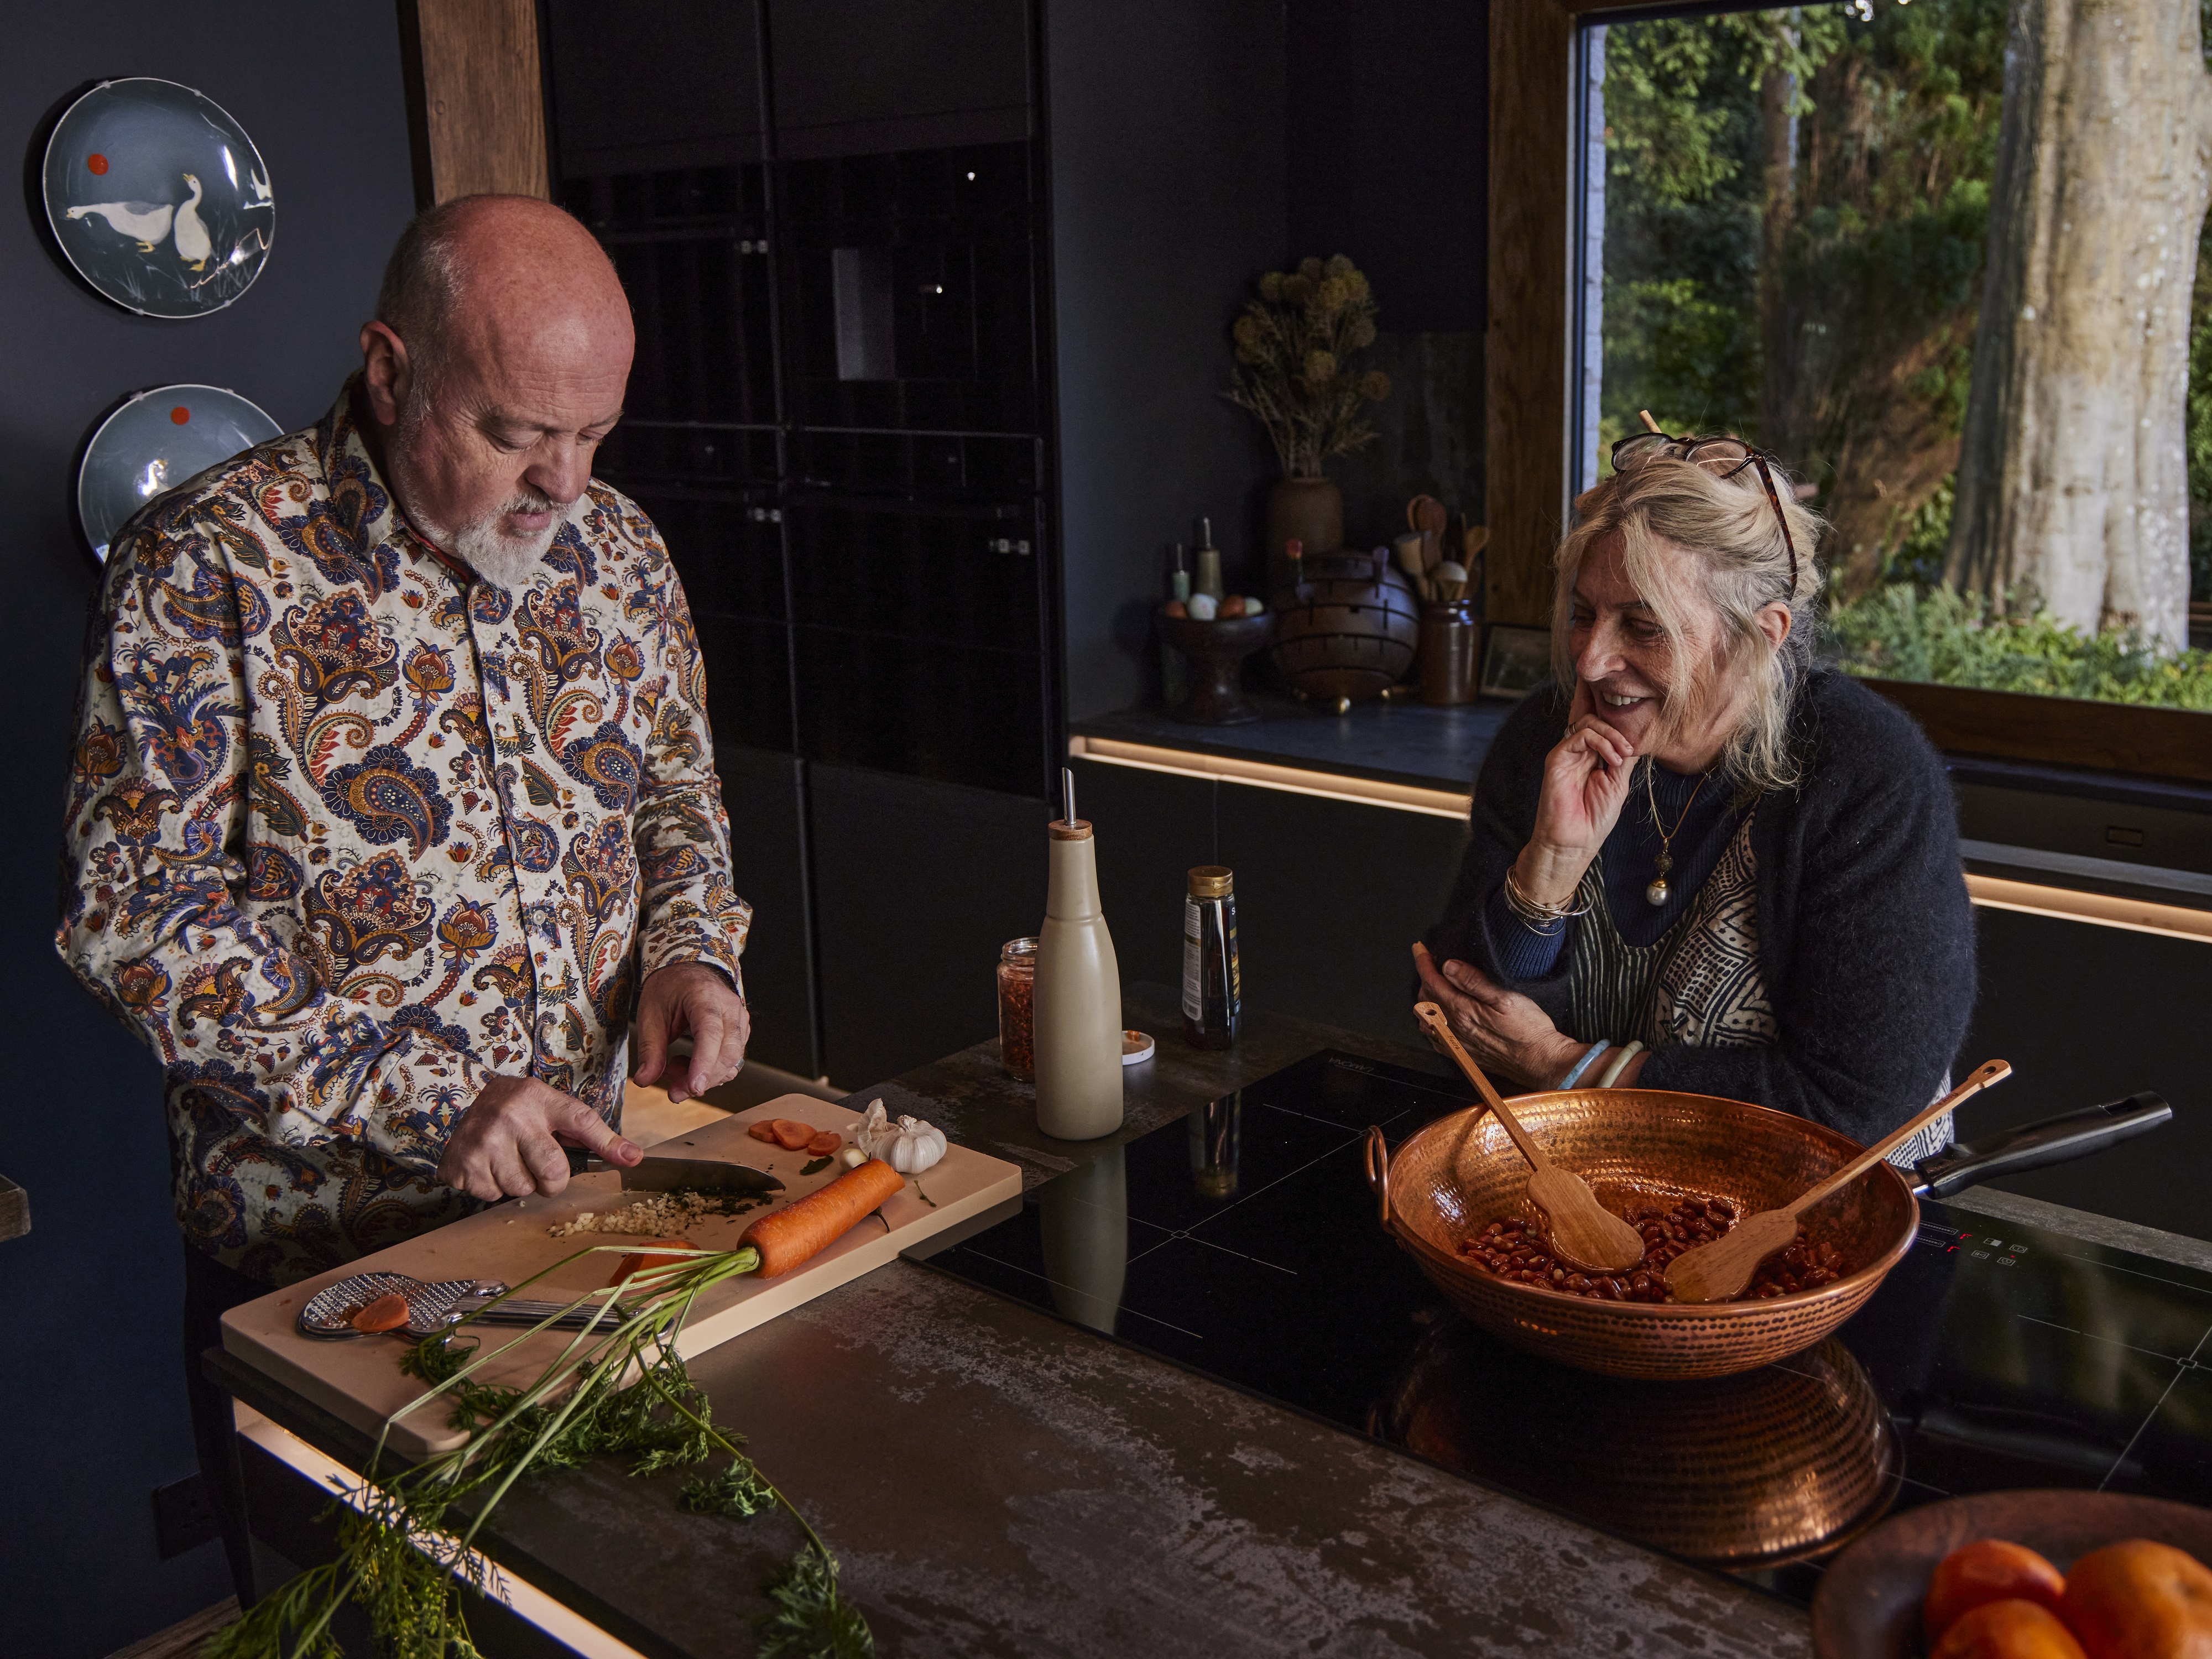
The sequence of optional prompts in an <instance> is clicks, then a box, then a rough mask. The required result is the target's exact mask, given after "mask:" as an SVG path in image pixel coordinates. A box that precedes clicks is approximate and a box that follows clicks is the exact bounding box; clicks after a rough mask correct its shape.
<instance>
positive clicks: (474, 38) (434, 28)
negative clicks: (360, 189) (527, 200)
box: [399, 0, 552, 207]
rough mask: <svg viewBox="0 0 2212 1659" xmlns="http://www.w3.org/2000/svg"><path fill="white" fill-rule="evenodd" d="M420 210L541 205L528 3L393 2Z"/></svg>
mask: <svg viewBox="0 0 2212 1659" xmlns="http://www.w3.org/2000/svg"><path fill="white" fill-rule="evenodd" d="M399 15H400V34H401V50H402V53H403V57H404V69H405V72H406V82H407V115H408V125H409V128H410V137H411V138H412V140H413V143H414V150H415V197H416V205H417V206H419V207H431V206H434V205H435V204H438V203H440V202H449V201H451V200H453V197H456V196H474V195H477V194H479V193H480V192H483V191H495V192H498V193H501V194H504V195H510V196H536V197H541V198H545V197H550V196H551V194H552V190H551V186H550V182H549V179H548V173H547V165H546V154H545V93H544V67H543V62H542V59H541V58H540V57H539V55H538V8H537V5H536V4H535V3H534V0H400V9H399Z"/></svg>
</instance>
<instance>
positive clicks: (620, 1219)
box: [545, 1193, 726, 1238]
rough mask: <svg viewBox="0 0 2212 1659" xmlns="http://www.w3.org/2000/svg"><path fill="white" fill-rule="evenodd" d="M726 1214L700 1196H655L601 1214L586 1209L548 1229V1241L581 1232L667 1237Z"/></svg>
mask: <svg viewBox="0 0 2212 1659" xmlns="http://www.w3.org/2000/svg"><path fill="white" fill-rule="evenodd" d="M722 1213H726V1207H725V1206H723V1205H722V1204H721V1203H720V1200H715V1199H712V1198H708V1197H705V1196H704V1195H702V1194H698V1193H656V1194H653V1196H652V1197H651V1198H644V1199H640V1200H638V1201H637V1202H636V1203H635V1204H633V1205H631V1206H629V1207H628V1208H627V1209H622V1210H609V1211H606V1212H605V1213H599V1212H594V1211H592V1210H586V1211H585V1212H583V1214H581V1215H580V1216H578V1217H577V1218H575V1219H574V1221H564V1222H562V1223H561V1224H560V1225H558V1226H554V1227H548V1228H547V1229H546V1230H545V1236H546V1237H548V1238H573V1237H575V1236H576V1235H577V1234H579V1233H623V1234H631V1233H634V1234H636V1235H637V1236H638V1237H641V1238H655V1237H667V1236H668V1235H670V1234H671V1233H680V1232H682V1231H684V1229H685V1228H687V1227H691V1226H695V1225H697V1224H698V1223H699V1222H701V1221H703V1220H704V1219H705V1218H707V1217H708V1216H709V1215H715V1214H722Z"/></svg>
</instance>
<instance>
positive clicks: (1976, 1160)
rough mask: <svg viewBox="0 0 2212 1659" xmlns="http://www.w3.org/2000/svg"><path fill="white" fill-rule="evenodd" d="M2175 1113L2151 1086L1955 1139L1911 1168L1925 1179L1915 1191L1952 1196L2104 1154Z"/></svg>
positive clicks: (1915, 1184)
mask: <svg viewBox="0 0 2212 1659" xmlns="http://www.w3.org/2000/svg"><path fill="white" fill-rule="evenodd" d="M2172 1116H2173V1108H2172V1107H2171V1106H2169V1105H2167V1104H2166V1102H2165V1100H2164V1099H2162V1098H2161V1097H2159V1096H2157V1095H2154V1094H2153V1093H2151V1091H2149V1090H2148V1089H2146V1090H2144V1091H2142V1093H2140V1094H2135V1095H2130V1096H2129V1097H2127V1098H2126V1099H2125V1100H2114V1101H2108V1102H2107V1103H2105V1104H2104V1105H2102V1106H2084V1107H2083V1108H2081V1109H2080V1110H2079V1111H2074V1112H2066V1113H2063V1114H2061V1115H2059V1116H2057V1117H2046V1118H2045V1119H2043V1120H2042V1121H2039V1122H2036V1123H2023V1124H2021V1126H2020V1127H2017V1128H2013V1129H2004V1130H2001V1131H1999V1132H1998V1133H1996V1134H1992V1135H1984V1136H1983V1137H1982V1138H1981V1139H1979V1140H1973V1141H1966V1140H1961V1141H1955V1142H1954V1143H1953V1144H1952V1145H1951V1146H1948V1147H1947V1148H1945V1149H1944V1150H1943V1151H1942V1152H1936V1153H1933V1154H1931V1155H1930V1156H1929V1157H1927V1158H1922V1159H1921V1160H1920V1161H1919V1162H1918V1163H1917V1164H1914V1165H1913V1166H1912V1167H1913V1170H1914V1171H1915V1173H1917V1175H1918V1176H1919V1177H1920V1179H1919V1180H1918V1181H1917V1182H1915V1183H1914V1185H1913V1188H1912V1190H1913V1192H1914V1193H1915V1194H1917V1195H1918V1196H1920V1197H1922V1198H1948V1197H1949V1196H1950V1195H1951V1194H1954V1193H1957V1192H1964V1191H1965V1190H1966V1188H1969V1187H1972V1186H1974V1185H1976V1184H1978V1182H1984V1181H1990V1180H1993V1179H1995V1178H1996V1176H2008V1175H2019V1174H2021V1173H2023V1172H2024V1171H2026V1170H2040V1169H2042V1168H2043V1167H2044V1166H2045V1165H2046V1164H2064V1163H2067V1162H2069V1160H2071V1159H2074V1158H2086V1157H2087V1156H2088V1155H2089V1154H2090V1153H2091V1152H2103V1151H2104V1150H2105V1148H2106V1147H2107V1146H2118V1145H2119V1144H2120V1142H2122V1141H2124V1140H2130V1139H2134V1138H2135V1137H2136V1135H2139V1134H2143V1133H2148V1131H2150V1130H2152V1129H2155V1128H2157V1127H2159V1126H2160V1124H2162V1123H2165V1122H2166V1121H2168V1120H2169V1119H2171V1118H2172Z"/></svg>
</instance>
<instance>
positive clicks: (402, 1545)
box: [204, 1244, 875, 1659]
mask: <svg viewBox="0 0 2212 1659" xmlns="http://www.w3.org/2000/svg"><path fill="white" fill-rule="evenodd" d="M623 1248H624V1247H623V1246H622V1245H619V1244H603V1245H598V1246H594V1247H592V1248H591V1249H586V1250H580V1251H578V1252H577V1253H576V1255H572V1256H570V1257H568V1258H567V1261H574V1260H576V1257H577V1256H580V1255H592V1254H597V1253H601V1252H606V1251H615V1252H617V1253H619V1252H621V1251H622V1250H623ZM759 1261H760V1258H759V1253H758V1252H757V1250H755V1249H753V1248H752V1247H751V1246H750V1245H747V1246H744V1247H742V1248H740V1249H735V1250H722V1251H709V1250H697V1251H692V1252H689V1253H687V1254H686V1255H684V1257H683V1258H682V1259H681V1260H679V1261H673V1262H671V1263H669V1264H667V1265H665V1266H663V1267H655V1268H651V1269H644V1270H641V1271H639V1272H636V1273H631V1274H629V1275H628V1276H627V1277H625V1278H624V1279H623V1280H622V1281H621V1283H620V1284H618V1285H615V1286H613V1287H611V1290H599V1291H587V1292H586V1293H585V1294H584V1295H583V1296H580V1297H577V1298H576V1299H575V1300H574V1302H572V1303H570V1304H568V1308H567V1309H564V1310H561V1312H560V1313H555V1314H550V1315H549V1316H547V1317H546V1318H545V1319H544V1321H542V1322H539V1323H538V1324H537V1325H535V1326H533V1327H532V1328H530V1329H528V1330H526V1331H524V1332H521V1333H520V1334H518V1335H516V1336H514V1337H513V1338H512V1339H511V1340H507V1341H505V1342H502V1343H501V1344H500V1345H499V1346H496V1347H492V1348H490V1349H489V1351H487V1350H486V1349H485V1347H484V1345H483V1342H482V1341H481V1340H480V1339H479V1337H478V1336H477V1334H475V1333H468V1334H460V1333H459V1330H458V1328H457V1330H456V1332H454V1333H448V1334H440V1335H437V1336H431V1337H427V1338H425V1339H423V1340H422V1341H421V1342H419V1343H417V1344H416V1345H415V1346H413V1347H412V1348H410V1349H409V1350H408V1352H406V1354H405V1355H404V1357H403V1358H402V1359H401V1361H400V1367H401V1369H402V1370H404V1372H405V1373H406V1374H407V1375H408V1376H412V1377H415V1378H416V1379H418V1380H419V1381H421V1382H422V1383H425V1384H427V1385H428V1387H427V1388H426V1389H425V1391H424V1392H423V1393H422V1394H421V1395H417V1396H416V1398H415V1399H414V1400H412V1401H410V1402H409V1403H408V1404H407V1405H405V1406H404V1407H401V1408H400V1409H399V1410H398V1412H396V1413H393V1414H392V1418H391V1419H388V1420H387V1421H386V1425H385V1430H384V1432H383V1433H382V1434H380V1435H379V1437H378V1438H377V1444H376V1449H375V1452H374V1455H372V1456H371V1458H370V1459H369V1464H368V1470H367V1471H366V1473H365V1474H364V1476H363V1478H362V1483H361V1484H360V1485H359V1486H355V1487H353V1488H351V1489H349V1490H343V1491H341V1492H340V1493H339V1496H338V1498H337V1499H335V1500H334V1501H333V1503H332V1504H331V1509H330V1510H329V1511H328V1513H329V1514H330V1515H331V1516H334V1517H335V1518H336V1521H337V1534H338V1556H337V1559H336V1560H335V1561H332V1562H330V1563H328V1564H326V1565H322V1566H319V1567H313V1568H311V1569H309V1570H308V1571H306V1572H303V1573H301V1574H300V1575H299V1576H298V1577H295V1578H294V1579H292V1580H291V1581H290V1582H289V1583H286V1584H285V1585H283V1587H282V1588H281V1589H278V1590H277V1591H276V1593H275V1594H273V1595H270V1596H267V1597H265V1598H264V1600H262V1601H259V1602H257V1603H256V1604H255V1605H254V1606H253V1607H252V1609H251V1610H250V1611H248V1612H247V1613H246V1616H245V1618H244V1619H242V1620H240V1622H239V1623H237V1624H235V1625H234V1626H231V1627H230V1628H229V1629H228V1630H226V1631H224V1632H222V1633H221V1634H220V1635H218V1636H217V1637H216V1638H214V1640H213V1641H211V1642H210V1644H208V1646H207V1647H206V1649H205V1650H204V1659H341V1649H340V1647H339V1645H338V1642H337V1637H336V1635H335V1634H334V1633H333V1630H332V1625H333V1621H334V1620H336V1618H337V1614H338V1613H339V1611H340V1610H341V1609H342V1608H343V1607H346V1606H348V1605H349V1604H350V1605H352V1606H353V1607H356V1608H358V1609H359V1611H360V1612H361V1613H362V1614H363V1615H365V1616H366V1618H367V1620H368V1625H369V1627H370V1630H371V1632H373V1634H374V1638H375V1641H376V1644H377V1646H378V1649H379V1650H380V1651H381V1652H382V1653H383V1654H384V1655H386V1656H387V1659H481V1656H480V1654H479V1650H478V1649H477V1645H476V1643H475V1642H474V1640H473V1639H472V1638H471V1636H470V1634H469V1628H468V1619H467V1611H468V1607H469V1605H470V1603H471V1601H472V1599H473V1598H474V1597H476V1596H478V1595H483V1594H484V1593H485V1591H486V1588H487V1584H488V1583H489V1574H490V1568H489V1564H488V1563H487V1562H486V1561H485V1559H484V1558H483V1555H482V1554H480V1553H477V1550H476V1548H475V1541H476V1538H477V1534H479V1533H480V1532H481V1531H482V1530H483V1525H484V1522H485V1521H486V1520H487V1519H488V1518H489V1516H490V1515H491V1513H492V1511H493V1510H494V1509H495V1507H496V1506H497V1504H498V1503H499V1501H500V1499H501V1498H503V1497H505V1496H506V1494H507V1492H509V1491H510V1490H511V1489H512V1488H513V1486H514V1484H515V1483H516V1482H517V1481H518V1480H521V1479H523V1478H524V1477H525V1476H526V1475H530V1474H538V1473H540V1472H542V1471H544V1470H547V1469H557V1468H573V1467H574V1466H575V1465H577V1464H580V1463H582V1462H586V1460H588V1459H591V1458H593V1457H599V1456H603V1455H607V1454H610V1453H623V1454H626V1455H629V1456H630V1457H631V1459H632V1460H633V1461H632V1462H631V1464H630V1473H631V1474H633V1475H638V1474H656V1473H659V1472H660V1471H662V1470H665V1469H671V1468H698V1467H699V1466H702V1465H708V1466H711V1465H714V1464H715V1463H717V1462H720V1468H701V1469H700V1472H699V1473H698V1474H695V1475H694V1476H693V1477H692V1478H691V1479H690V1480H688V1481H686V1482H685V1483H684V1487H683V1489H682V1491H681V1492H680V1493H679V1494H678V1499H677V1501H678V1505H679V1506H680V1507H681V1508H683V1509H684V1510H688V1511H690V1512H691V1513H694V1514H702V1515H722V1516H737V1517H743V1516H751V1515H757V1514H758V1513H760V1512H761V1511H763V1510H768V1509H771V1508H780V1509H781V1510H783V1511H784V1512H785V1513H786V1514H787V1515H789V1516H791V1518H792V1519H793V1521H795V1522H798V1524H799V1530H800V1532H801V1533H802V1534H804V1535H805V1541H804V1543H803V1544H802V1545H801V1546H800V1548H799V1553H798V1555H797V1556H796V1557H795V1558H793V1559H792V1560H791V1561H790V1562H789V1563H787V1565H785V1566H784V1567H783V1569H782V1570H781V1571H779V1572H778V1573H777V1574H776V1575H775V1577H773V1578H772V1579H770V1580H769V1583H768V1584H766V1585H765V1586H763V1593H764V1594H765V1595H766V1596H767V1598H768V1601H769V1607H768V1610H767V1611H765V1612H764V1613H761V1614H760V1615H758V1617H757V1625H758V1626H759V1629H760V1635H761V1647H760V1651H761V1652H762V1653H763V1654H764V1655H769V1656H772V1659H801V1656H827V1659H860V1656H865V1655H868V1654H872V1653H873V1652H874V1651H875V1640H874V1638H873V1636H872V1634H871V1633H870V1632H869V1629H868V1626H867V1621H866V1620H865V1619H864V1618H862V1617H861V1615H860V1610H859V1609H858V1608H857V1607H854V1606H853V1604H852V1603H851V1602H850V1601H848V1600H846V1599H845V1595H844V1593H843V1591H842V1589H840V1588H839V1585H838V1582H837V1562H836V1558H835V1557H834V1556H832V1555H831V1554H830V1553H829V1547H828V1546H827V1545H825V1544H824V1543H823V1541H822V1538H821V1535H820V1534H817V1532H816V1531H815V1530H814V1528H813V1527H812V1526H811V1524H809V1522H807V1520H806V1517H805V1516H803V1515H801V1514H800V1513H799V1510H798V1509H797V1508H796V1507H795V1506H794V1505H793V1504H792V1502H791V1500H790V1499H789V1498H787V1497H786V1496H785V1495H784V1494H783V1493H782V1492H779V1491H778V1490H777V1489H776V1488H775V1486H774V1485H773V1484H772V1483H771V1482H770V1481H769V1479H768V1478H767V1476H766V1475H764V1474H762V1473H761V1471H760V1469H759V1468H758V1467H757V1465H756V1464H755V1463H754V1462H753V1461H752V1459H751V1458H750V1457H749V1456H747V1455H745V1453H744V1450H743V1449H742V1447H743V1445H744V1436H743V1435H740V1434H738V1433H737V1432H736V1431H733V1430H730V1429H726V1428H723V1427H721V1426H720V1425H717V1424H715V1423H714V1419H713V1414H712V1410H711V1407H709V1405H708V1400H707V1396H706V1395H705V1393H704V1392H703V1391H702V1389H700V1388H699V1387H698V1385H697V1384H696V1383H693V1382H692V1381H691V1379H690V1375H689V1374H688V1373H687V1372H686V1371H685V1370H684V1362H683V1360H682V1359H681V1358H679V1357H678V1354H677V1351H676V1338H677V1334H678V1332H679V1331H681V1330H682V1328H683V1327H684V1320H685V1319H686V1318H688V1317H689V1316H690V1312H691V1308H692V1304H694V1302H695V1301H696V1299H697V1297H698V1296H699V1295H700V1293H701V1292H702V1291H705V1290H707V1289H708V1288H709V1287H711V1286H713V1285H718V1284H720V1283H721V1282H722V1281H724V1280H725V1279H732V1278H735V1277H736V1276H738V1274H740V1273H751V1272H753V1271H755V1270H756V1269H757V1267H758V1266H759ZM564 1265H566V1263H565V1262H562V1263H556V1265H555V1267H549V1268H547V1269H546V1270H545V1273H552V1272H555V1271H556V1270H557V1268H558V1267H561V1266H564ZM545 1273H539V1274H537V1275H535V1276H534V1277H533V1278H532V1279H529V1280H526V1281H525V1282H524V1284H523V1285H517V1286H515V1287H514V1291H510V1292H508V1294H509V1295H513V1294H514V1293H515V1292H516V1291H521V1290H523V1289H525V1288H526V1286H527V1285H530V1284H534V1283H535V1282H536V1281H537V1279H543V1278H544V1277H545ZM592 1304H602V1305H603V1307H604V1310H605V1311H604V1312H603V1314H602V1316H601V1323H600V1324H597V1325H594V1326H593V1327H592V1328H590V1329H588V1330H586V1331H581V1332H579V1333H578V1334H576V1335H575V1336H574V1338H573V1339H572V1340H569V1341H568V1343H567V1344H566V1345H565V1346H564V1347H563V1348H562V1351H561V1353H560V1355H559V1357H558V1358H556V1359H555V1360H554V1361H553V1362H552V1363H551V1364H549V1365H548V1366H547V1367H546V1369H545V1370H544V1372H543V1374H541V1375H540V1376H538V1378H537V1379H536V1380H535V1381H533V1382H532V1383H530V1384H529V1385H528V1386H527V1387H526V1388H511V1387H507V1386H505V1385H503V1384H498V1383H489V1382H486V1381H484V1380H483V1376H481V1375H480V1373H481V1372H482V1371H483V1368H484V1366H485V1365H486V1364H488V1363H489V1361H491V1360H493V1359H495V1358H499V1357H501V1355H503V1354H506V1353H507V1352H510V1351H511V1350H512V1349H513V1347H514V1346H516V1345H517V1344H519V1343H520V1342H523V1341H526V1340H528V1339H529V1338H530V1337H532V1336H534V1335H536V1334H538V1333H539V1332H542V1331H544V1330H546V1329H549V1328H550V1327H551V1326H552V1324H553V1322H554V1321H555V1320H556V1319H557V1318H559V1317H561V1316H562V1314H563V1313H566V1312H568V1311H570V1310H575V1309H580V1308H585V1307H587V1306H590V1305H592ZM617 1304H618V1305H617ZM475 1317H477V1316H475V1315H471V1316H470V1318H471V1319H474V1318H475ZM462 1323H463V1325H466V1324H467V1323H469V1321H468V1320H464V1321H463V1322H462ZM434 1401H443V1402H444V1404H445V1407H446V1410H447V1421H448V1422H449V1423H450V1424H451V1425H452V1426H453V1427H454V1428H457V1429H465V1430H466V1431H469V1437H468V1439H467V1440H466V1441H465V1443H462V1444H461V1445H459V1446H457V1447H455V1448H454V1449H452V1450H451V1451H447V1452H441V1453H440V1454H438V1455H435V1456H433V1457H430V1458H428V1459H427V1460H425V1461H424V1462H421V1463H417V1464H415V1465H413V1466H411V1467H403V1468H391V1469H386V1468H383V1467H382V1466H383V1465H384V1463H385V1443H386V1439H387V1438H388V1437H389V1435H390V1431H391V1425H392V1423H396V1422H398V1420H399V1419H401V1418H404V1417H406V1416H408V1415H409V1414H410V1413H413V1412H416V1411H418V1410H422V1409H425V1408H428V1407H430V1406H431V1404H432V1402H434Z"/></svg>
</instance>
